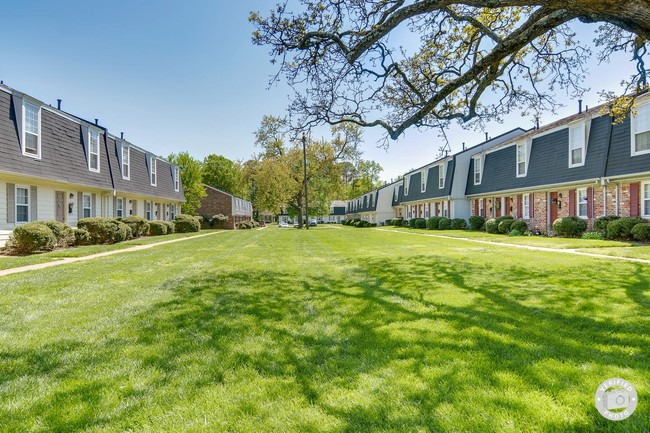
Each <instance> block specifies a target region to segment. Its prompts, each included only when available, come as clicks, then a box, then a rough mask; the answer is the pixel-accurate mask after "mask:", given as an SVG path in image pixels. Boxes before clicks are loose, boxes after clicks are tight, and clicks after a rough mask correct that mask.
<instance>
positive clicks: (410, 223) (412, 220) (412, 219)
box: [409, 218, 418, 229]
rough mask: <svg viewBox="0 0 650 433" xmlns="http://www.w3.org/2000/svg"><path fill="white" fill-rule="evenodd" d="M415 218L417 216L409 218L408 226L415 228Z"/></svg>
mask: <svg viewBox="0 0 650 433" xmlns="http://www.w3.org/2000/svg"><path fill="white" fill-rule="evenodd" d="M417 220H418V218H411V219H410V220H409V227H410V228H412V229H414V228H415V221H417Z"/></svg>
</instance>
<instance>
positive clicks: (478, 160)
mask: <svg viewBox="0 0 650 433" xmlns="http://www.w3.org/2000/svg"><path fill="white" fill-rule="evenodd" d="M482 178H483V158H482V157H481V155H478V156H475V157H474V185H480V184H481V179H482Z"/></svg>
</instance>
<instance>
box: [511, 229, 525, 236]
mask: <svg viewBox="0 0 650 433" xmlns="http://www.w3.org/2000/svg"><path fill="white" fill-rule="evenodd" d="M524 233H525V232H522V231H521V230H517V229H512V230H510V233H508V236H522V235H523V234H524Z"/></svg>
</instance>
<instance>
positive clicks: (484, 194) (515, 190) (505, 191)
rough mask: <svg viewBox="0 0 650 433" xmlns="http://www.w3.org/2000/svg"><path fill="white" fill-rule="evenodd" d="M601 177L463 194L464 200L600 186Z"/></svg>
mask: <svg viewBox="0 0 650 433" xmlns="http://www.w3.org/2000/svg"><path fill="white" fill-rule="evenodd" d="M601 179H602V178H601V177H594V178H590V179H582V180H574V181H571V182H561V183H549V184H544V185H535V186H528V187H522V188H511V189H503V190H498V191H487V192H481V193H476V194H465V197H466V198H469V199H471V198H478V197H489V196H495V195H497V196H498V195H503V194H511V193H519V192H523V191H530V192H536V191H546V190H548V189H555V188H564V187H570V186H573V185H584V184H590V183H596V184H600V183H601Z"/></svg>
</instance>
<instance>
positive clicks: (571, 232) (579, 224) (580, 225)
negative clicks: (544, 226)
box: [553, 217, 587, 238]
mask: <svg viewBox="0 0 650 433" xmlns="http://www.w3.org/2000/svg"><path fill="white" fill-rule="evenodd" d="M586 230H587V221H585V220H583V219H582V218H578V217H564V218H558V219H556V220H555V221H553V231H554V232H555V233H556V234H557V235H558V236H562V237H564V238H579V237H581V236H582V234H583V233H584V232H585V231H586Z"/></svg>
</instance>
